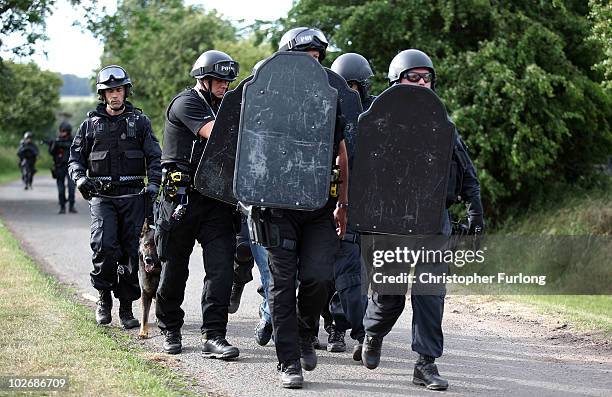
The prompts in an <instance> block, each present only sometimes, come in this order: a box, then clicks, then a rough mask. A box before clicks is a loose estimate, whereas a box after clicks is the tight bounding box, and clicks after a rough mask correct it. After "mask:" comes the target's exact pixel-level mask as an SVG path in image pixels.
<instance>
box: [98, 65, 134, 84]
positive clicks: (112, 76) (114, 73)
mask: <svg viewBox="0 0 612 397" xmlns="http://www.w3.org/2000/svg"><path fill="white" fill-rule="evenodd" d="M125 78H127V75H126V74H125V70H123V69H121V68H118V67H115V66H113V67H109V68H105V69H102V70H100V73H99V74H98V83H106V82H108V81H111V80H123V79H125Z"/></svg>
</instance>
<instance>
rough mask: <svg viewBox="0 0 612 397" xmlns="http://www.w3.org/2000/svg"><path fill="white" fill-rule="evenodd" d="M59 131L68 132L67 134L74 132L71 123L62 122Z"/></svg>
mask: <svg viewBox="0 0 612 397" xmlns="http://www.w3.org/2000/svg"><path fill="white" fill-rule="evenodd" d="M59 130H60V131H66V132H67V133H69V134H70V133H71V132H72V126H71V125H70V123H69V122H67V121H62V122H61V123H60V125H59Z"/></svg>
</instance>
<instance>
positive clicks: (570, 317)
mask: <svg viewBox="0 0 612 397" xmlns="http://www.w3.org/2000/svg"><path fill="white" fill-rule="evenodd" d="M497 233H500V234H519V235H521V234H522V235H542V234H545V235H558V236H564V235H565V236H567V235H573V236H575V235H582V236H597V237H601V238H609V237H610V236H612V178H609V180H608V181H607V183H604V184H603V185H602V186H600V187H598V188H596V189H593V190H590V191H578V190H576V191H573V192H572V191H568V192H567V194H566V196H565V197H563V199H561V200H558V201H556V202H554V203H552V204H551V205H550V206H549V207H548V208H540V209H539V210H538V211H534V212H531V213H529V214H526V215H525V216H524V217H523V218H521V219H516V220H512V221H510V222H508V223H507V224H506V225H504V227H502V228H501V229H500V230H498V231H497ZM603 236H607V237H603ZM611 265H612V258H608V264H607V267H608V269H611V267H610V266H611ZM609 271H612V270H609ZM609 275H610V273H608V277H609ZM501 299H504V300H511V301H514V302H519V303H522V304H526V305H528V306H529V307H531V308H532V309H533V310H535V312H537V313H541V314H543V315H552V316H554V317H556V318H558V319H559V320H561V321H562V322H565V323H569V324H572V325H573V326H574V327H575V328H576V329H578V330H583V331H595V332H597V333H600V334H601V335H602V336H603V337H604V338H606V339H609V340H612V296H610V295H523V296H520V295H516V296H506V297H504V298H501Z"/></svg>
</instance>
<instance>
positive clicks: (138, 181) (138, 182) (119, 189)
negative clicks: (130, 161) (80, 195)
mask: <svg viewBox="0 0 612 397" xmlns="http://www.w3.org/2000/svg"><path fill="white" fill-rule="evenodd" d="M90 178H91V179H92V180H93V181H94V184H95V185H96V189H97V191H98V192H99V193H102V194H107V195H113V194H115V195H116V194H126V193H132V191H134V192H137V191H140V190H142V188H144V186H145V184H144V180H145V177H144V176H142V175H126V176H120V177H119V181H113V178H112V177H110V176H92V177H90Z"/></svg>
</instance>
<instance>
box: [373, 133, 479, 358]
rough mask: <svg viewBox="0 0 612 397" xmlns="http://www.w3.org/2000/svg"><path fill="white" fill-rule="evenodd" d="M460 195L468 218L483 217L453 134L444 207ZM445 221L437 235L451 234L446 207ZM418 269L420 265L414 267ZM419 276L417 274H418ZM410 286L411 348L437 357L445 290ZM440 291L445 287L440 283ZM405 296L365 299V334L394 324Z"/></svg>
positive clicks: (472, 173) (471, 173)
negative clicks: (426, 292)
mask: <svg viewBox="0 0 612 397" xmlns="http://www.w3.org/2000/svg"><path fill="white" fill-rule="evenodd" d="M458 196H460V198H461V200H462V201H464V202H465V203H467V204H469V207H468V215H469V216H470V217H478V216H480V217H481V216H482V203H481V201H480V184H479V182H478V178H477V176H476V170H475V168H474V165H473V164H472V161H471V159H470V157H469V155H468V152H467V147H466V146H465V144H464V143H463V141H462V140H461V138H460V137H459V133H458V132H456V134H455V147H454V150H453V156H452V163H451V173H450V175H449V183H448V193H447V207H448V206H450V205H451V204H453V203H454V202H455V201H456V200H457V199H458ZM443 217H444V220H443V221H444V223H443V228H442V230H441V231H440V234H443V235H446V236H450V234H451V226H450V218H449V214H448V210H445V211H444V214H443ZM431 266H432V267H431V268H429V269H428V271H432V270H433V272H435V274H439V273H440V271H439V270H437V267H439V266H443V264H440V265H434V264H431ZM416 271H417V272H419V266H417V269H416ZM417 279H418V275H417ZM418 287H419V286H418V285H416V286H413V289H412V291H411V292H412V293H411V297H410V302H411V304H412V350H413V351H415V352H418V353H420V354H422V355H426V356H431V357H434V358H436V357H440V356H441V355H442V350H443V344H444V339H443V334H442V316H443V314H444V293H441V294H438V295H424V294H421V293H415V288H418ZM441 290H444V288H443V286H442V288H441ZM405 303H406V296H404V295H382V294H378V293H376V292H374V294H373V295H372V297H371V298H370V300H369V301H368V305H367V310H366V315H365V317H364V320H363V323H364V326H365V330H366V333H367V334H368V335H370V336H374V337H384V336H386V335H387V334H388V333H389V332H390V331H391V328H393V325H394V324H395V322H396V321H397V319H398V318H399V316H400V315H401V314H402V312H403V310H404V305H405Z"/></svg>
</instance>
